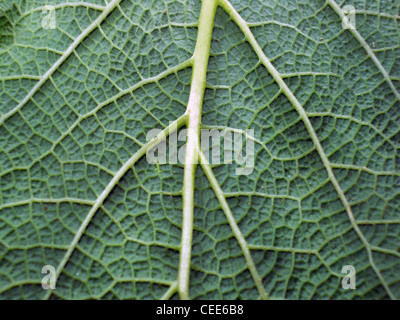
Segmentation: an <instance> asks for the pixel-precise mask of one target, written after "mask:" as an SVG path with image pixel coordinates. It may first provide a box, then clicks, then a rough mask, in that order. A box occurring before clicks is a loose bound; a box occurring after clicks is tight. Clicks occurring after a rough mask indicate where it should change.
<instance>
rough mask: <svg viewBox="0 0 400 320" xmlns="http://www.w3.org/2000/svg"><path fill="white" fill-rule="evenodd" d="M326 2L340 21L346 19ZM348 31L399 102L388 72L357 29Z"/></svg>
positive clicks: (328, 1) (337, 7)
mask: <svg viewBox="0 0 400 320" xmlns="http://www.w3.org/2000/svg"><path fill="white" fill-rule="evenodd" d="M326 1H327V3H328V4H329V6H330V7H331V8H332V9H333V10H334V11H335V12H336V14H337V15H338V16H339V17H340V19H343V18H345V17H346V15H345V14H344V12H343V10H342V8H341V7H340V6H339V5H338V4H337V3H336V2H335V0H326ZM348 30H349V31H350V32H351V33H352V34H353V36H354V38H356V39H357V41H358V42H359V43H360V44H361V45H362V47H363V48H364V50H365V51H366V52H367V53H368V56H369V57H370V58H371V60H372V61H373V62H374V63H375V65H376V67H377V68H378V69H379V71H380V72H381V73H382V75H383V77H384V78H385V80H386V82H387V84H388V85H389V87H390V88H391V89H392V91H393V93H394V95H395V96H396V98H397V100H398V101H400V93H399V92H398V91H397V89H396V87H395V86H394V84H393V82H392V81H391V80H390V77H389V74H388V72H387V71H386V69H385V68H384V67H383V65H382V63H381V62H380V61H379V59H378V58H377V57H376V56H375V54H374V51H373V50H372V49H371V47H370V46H369V44H368V43H367V42H366V41H365V39H364V38H363V37H362V35H361V34H360V33H359V32H358V31H357V28H350V29H348Z"/></svg>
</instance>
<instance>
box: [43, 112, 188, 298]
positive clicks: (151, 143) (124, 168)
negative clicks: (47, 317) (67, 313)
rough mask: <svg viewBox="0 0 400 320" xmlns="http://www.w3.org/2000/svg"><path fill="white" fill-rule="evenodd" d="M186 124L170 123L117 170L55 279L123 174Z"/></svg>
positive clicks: (67, 253) (80, 228)
mask: <svg viewBox="0 0 400 320" xmlns="http://www.w3.org/2000/svg"><path fill="white" fill-rule="evenodd" d="M186 122H187V115H183V116H181V117H180V118H178V119H177V120H175V121H174V122H172V123H171V124H170V125H169V126H168V127H166V128H165V129H164V130H162V131H161V132H160V133H159V134H158V135H157V136H156V137H155V138H154V139H152V140H151V141H149V142H147V143H146V144H145V145H143V147H141V148H140V149H139V150H138V151H137V152H136V153H135V154H134V155H133V156H132V157H131V158H130V159H129V160H128V161H127V162H125V164H124V165H123V166H122V167H121V168H120V169H119V170H118V172H117V173H116V174H115V176H114V177H113V178H112V179H111V181H110V182H109V183H108V185H107V186H106V188H105V189H104V190H103V192H102V193H101V194H100V195H99V197H98V198H97V199H96V201H95V203H94V205H93V207H92V208H91V209H90V211H89V213H88V214H87V216H86V218H85V220H84V221H83V222H82V224H81V226H80V227H79V229H78V231H77V232H76V235H75V237H74V239H73V240H72V242H71V245H70V246H69V249H68V251H67V252H66V253H65V255H64V257H63V259H62V260H61V262H60V264H59V265H58V267H57V271H56V279H58V278H59V277H60V275H61V272H62V271H63V269H64V267H65V265H66V264H67V262H68V260H69V258H70V257H71V255H72V253H73V251H74V250H75V248H76V246H77V244H78V242H79V240H80V239H81V237H82V235H83V233H84V232H85V230H86V228H87V226H88V225H89V223H90V221H91V220H92V218H93V216H94V215H95V214H96V212H97V210H98V209H99V208H100V207H101V206H102V205H103V202H104V200H105V199H106V198H107V197H108V195H109V194H110V192H111V191H112V190H113V189H114V187H115V186H116V185H117V184H118V182H119V180H120V179H121V178H122V177H123V176H124V175H125V173H126V172H127V171H128V170H129V169H131V168H132V167H133V165H134V164H135V163H136V162H137V161H138V160H139V159H140V158H142V157H143V156H144V155H145V154H146V152H147V150H149V149H150V148H151V147H153V146H155V145H157V143H159V141H162V140H163V139H165V137H166V136H168V135H169V134H170V133H171V132H170V131H171V130H176V129H178V128H180V127H182V126H183V125H184V124H186ZM51 293H52V291H51V290H49V291H48V292H47V293H46V295H45V297H44V299H48V298H49V297H50V296H51Z"/></svg>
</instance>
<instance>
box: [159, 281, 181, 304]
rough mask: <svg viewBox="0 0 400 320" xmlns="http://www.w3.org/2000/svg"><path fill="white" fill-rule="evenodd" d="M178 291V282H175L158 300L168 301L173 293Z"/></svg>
mask: <svg viewBox="0 0 400 320" xmlns="http://www.w3.org/2000/svg"><path fill="white" fill-rule="evenodd" d="M177 290H178V282H177V281H175V282H174V283H173V284H172V285H171V286H170V287H169V289H168V290H167V291H166V292H165V293H164V295H163V296H162V297H161V299H160V300H169V299H170V298H171V297H172V296H173V295H174V293H175V292H176V291H177Z"/></svg>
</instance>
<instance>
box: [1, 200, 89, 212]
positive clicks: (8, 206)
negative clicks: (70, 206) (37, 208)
mask: <svg viewBox="0 0 400 320" xmlns="http://www.w3.org/2000/svg"><path fill="white" fill-rule="evenodd" d="M65 202H67V203H76V204H83V205H93V204H94V201H90V200H85V199H76V198H58V199H53V198H49V199H45V198H43V199H41V198H31V199H26V200H21V201H17V202H9V203H5V204H3V205H1V206H0V210H2V209H5V208H12V207H17V206H24V205H27V204H30V203H65Z"/></svg>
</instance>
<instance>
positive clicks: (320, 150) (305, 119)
mask: <svg viewBox="0 0 400 320" xmlns="http://www.w3.org/2000/svg"><path fill="white" fill-rule="evenodd" d="M328 1H329V3H331V4H332V0H328ZM219 2H220V5H221V7H222V8H223V9H224V10H225V11H226V12H227V13H228V14H229V16H230V17H231V19H232V20H233V21H234V22H235V23H236V24H237V25H238V26H239V28H240V29H241V30H242V32H243V34H244V35H245V37H246V39H247V41H248V42H249V44H250V45H251V47H252V48H253V50H254V51H255V53H256V54H257V56H258V58H259V59H260V60H261V62H262V63H263V65H264V66H265V67H266V68H267V70H268V72H269V73H270V74H271V75H272V77H273V78H274V79H275V81H276V82H277V83H278V85H279V87H280V88H281V90H282V92H283V93H284V94H285V96H286V97H287V98H288V100H289V101H290V102H291V103H292V105H293V107H294V108H295V109H296V111H297V112H298V113H299V116H300V118H301V119H302V121H303V123H304V125H305V127H306V129H307V131H308V133H309V135H310V138H311V140H312V141H313V143H314V146H315V149H316V150H317V152H318V154H319V156H320V158H321V160H322V162H323V164H324V167H325V169H326V171H327V173H328V176H329V179H330V181H331V183H332V185H333V186H334V188H335V190H336V192H337V194H338V196H339V198H340V200H341V202H342V204H343V206H344V207H345V209H346V212H347V215H348V217H349V220H350V223H351V225H352V226H353V229H354V231H355V232H356V233H357V235H358V237H359V238H360V240H361V241H362V243H363V244H364V247H365V249H366V250H367V253H368V258H369V261H370V264H371V267H372V268H373V270H374V271H375V273H376V275H377V277H378V278H379V280H380V282H381V283H382V285H383V287H384V288H385V290H386V292H387V294H388V295H389V297H390V298H391V299H395V296H394V294H393V293H392V291H391V289H390V287H389V285H388V284H387V282H386V280H385V279H384V277H383V276H382V274H381V272H380V270H379V269H378V267H377V266H376V264H375V261H374V258H373V255H372V250H371V246H370V244H369V242H368V241H367V239H366V238H365V236H364V234H363V233H362V231H361V229H360V228H359V226H358V224H357V222H356V220H355V218H354V214H353V211H352V209H351V206H350V203H349V201H348V200H347V198H346V195H345V194H344V192H343V190H342V188H341V186H340V184H339V182H338V180H337V179H336V176H335V175H334V173H333V170H332V167H331V164H330V162H329V160H328V157H327V156H326V154H325V151H324V150H323V148H322V145H321V143H320V141H319V138H318V136H317V134H316V132H315V130H314V128H313V126H312V124H311V122H310V119H309V118H308V116H307V113H306V111H305V110H304V108H303V106H302V105H301V104H300V102H299V101H298V100H297V98H296V97H295V95H294V94H293V92H292V91H291V90H290V89H289V87H288V86H287V84H286V83H285V81H284V80H283V79H282V77H281V75H280V73H279V72H278V71H277V70H276V69H275V67H274V66H273V65H272V63H271V62H270V60H269V59H268V57H267V56H266V55H265V54H264V51H263V50H262V48H261V47H260V45H259V44H258V42H257V40H256V39H255V37H254V35H253V33H252V32H251V30H250V28H249V26H248V25H247V23H246V21H245V20H243V18H242V17H241V16H240V15H239V13H238V12H237V11H236V10H235V8H234V7H233V6H232V5H231V3H230V2H229V1H227V0H219ZM339 9H340V8H339ZM340 12H341V13H342V14H343V12H342V11H341V10H340ZM361 39H362V38H361ZM362 40H363V39H362ZM363 41H364V40H363ZM364 43H365V41H364ZM367 46H368V45H367ZM368 48H369V47H368ZM369 50H370V51H371V49H370V48H369ZM372 55H373V54H372ZM373 56H374V55H373ZM376 60H377V59H376ZM377 62H378V63H379V61H377ZM379 64H380V63H379ZM382 68H383V67H382ZM383 71H384V72H385V73H386V71H385V70H384V69H383ZM390 83H391V82H390ZM391 84H392V83H391ZM392 86H393V84H392ZM393 88H394V87H393ZM394 89H395V88H394ZM396 92H397V91H396ZM397 95H398V97H399V98H400V95H399V94H398V93H397Z"/></svg>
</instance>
